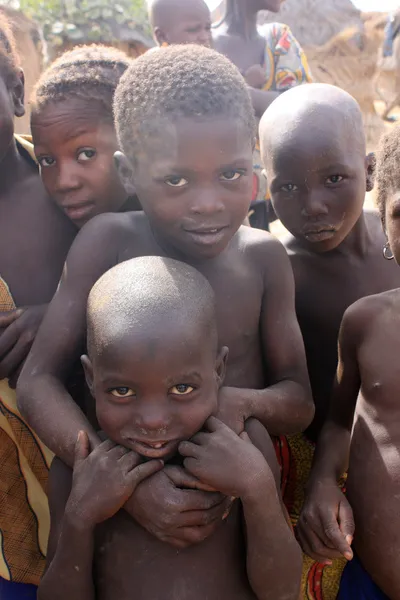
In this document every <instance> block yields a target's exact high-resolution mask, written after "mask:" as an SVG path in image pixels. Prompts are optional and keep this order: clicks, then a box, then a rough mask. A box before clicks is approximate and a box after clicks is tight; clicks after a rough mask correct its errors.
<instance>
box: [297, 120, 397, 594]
mask: <svg viewBox="0 0 400 600" xmlns="http://www.w3.org/2000/svg"><path fill="white" fill-rule="evenodd" d="M399 140H400V129H399V128H398V127H397V128H394V129H392V130H391V131H390V133H389V134H387V135H386V136H385V138H384V139H383V141H382V142H381V148H380V153H379V156H378V180H377V183H378V195H377V200H378V204H379V208H380V212H381V217H382V222H383V226H384V228H385V231H386V233H387V239H388V242H387V243H386V244H385V247H384V256H385V258H387V259H389V260H390V259H392V258H395V260H396V262H397V263H399V261H400V245H399V240H400V229H399V218H398V215H399V208H400V205H399V189H400V188H399V174H398V173H399V161H400V144H399ZM381 260H382V263H384V262H385V261H384V260H383V258H382V257H381ZM394 262H395V261H392V264H393V263H394ZM399 309H400V290H399V289H396V290H392V291H388V292H384V293H382V294H378V295H374V296H370V297H368V298H364V299H362V300H359V301H358V302H356V303H355V304H354V305H352V306H351V307H350V308H349V309H348V310H347V311H346V313H345V315H344V318H343V321H342V325H341V328H340V335H339V365H338V370H337V375H336V381H335V386H334V391H333V398H332V403H331V407H330V411H329V417H328V419H327V422H326V424H325V426H324V428H323V431H322V433H321V437H320V441H319V442H318V446H317V452H316V459H315V466H314V468H313V474H312V479H313V481H314V486H313V490H314V491H316V492H317V496H316V497H315V498H313V500H314V502H318V503H319V510H318V513H319V516H320V521H318V523H317V522H316V520H315V519H314V518H312V519H311V520H310V522H309V523H308V527H309V530H310V532H309V535H310V537H311V538H317V539H318V540H319V546H320V553H321V554H323V555H324V556H327V557H329V556H331V557H335V556H336V555H337V553H338V552H344V549H346V548H348V544H349V543H350V542H351V539H352V534H353V531H354V522H355V537H354V544H353V548H354V552H355V554H354V558H353V560H351V561H350V562H349V563H348V565H347V567H346V569H345V571H344V574H343V577H342V582H341V586H340V592H339V596H338V598H339V600H350V599H351V600H359V599H360V600H361V599H364V598H371V599H372V598H377V599H380V600H385V599H386V600H388V599H391V600H397V598H400V555H399V547H400V537H399V528H398V527H397V525H396V523H397V519H398V515H399V511H398V497H399V495H400V482H399V469H400V462H399V446H400V440H399V429H398V420H397V419H398V417H399V414H398V412H399V407H398V396H397V394H398V382H399V372H398V368H397V367H396V359H395V358H394V357H397V354H396V352H397V350H399V351H400V347H399V336H398V329H397V326H398V325H399V313H400V310H399ZM396 348H397V350H396ZM347 466H348V468H349V472H348V479H347V484H346V488H347V497H348V501H349V502H350V505H351V507H352V509H353V512H354V522H353V516H352V511H351V509H350V507H349V504H348V502H347V501H346V498H345V497H344V496H343V494H341V492H340V490H339V488H338V487H337V481H338V478H339V477H340V476H341V474H342V473H343V471H344V470H345V469H346V468H347ZM317 482H318V483H317ZM334 498H335V501H334V502H332V500H333V499H334ZM313 516H315V515H313ZM305 525H306V524H305ZM348 558H351V553H349V556H348Z"/></svg>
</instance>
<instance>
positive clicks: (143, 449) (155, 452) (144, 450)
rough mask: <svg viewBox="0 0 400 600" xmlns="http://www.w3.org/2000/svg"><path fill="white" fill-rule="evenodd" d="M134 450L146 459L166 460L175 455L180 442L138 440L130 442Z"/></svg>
mask: <svg viewBox="0 0 400 600" xmlns="http://www.w3.org/2000/svg"><path fill="white" fill-rule="evenodd" d="M129 441H130V444H129V445H130V447H131V449H132V450H134V451H135V452H137V453H138V454H140V456H145V457H146V458H164V457H165V456H170V455H172V454H175V452H176V451H177V449H178V446H179V440H170V441H159V442H139V441H138V440H129Z"/></svg>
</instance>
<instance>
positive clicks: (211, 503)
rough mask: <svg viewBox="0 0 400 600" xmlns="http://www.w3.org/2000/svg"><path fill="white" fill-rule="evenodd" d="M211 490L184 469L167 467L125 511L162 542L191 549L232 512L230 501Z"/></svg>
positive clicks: (145, 483)
mask: <svg viewBox="0 0 400 600" xmlns="http://www.w3.org/2000/svg"><path fill="white" fill-rule="evenodd" d="M208 489H209V488H208V486H204V484H201V482H199V481H198V480H197V479H196V478H195V477H193V475H191V474H190V473H188V472H187V471H186V470H185V469H184V468H183V467H179V466H176V465H166V466H165V467H164V469H162V471H160V472H159V473H156V474H155V475H153V476H152V477H149V478H148V479H146V480H145V481H143V482H142V483H141V484H140V485H139V486H138V488H137V490H136V491H135V493H134V494H133V495H132V497H131V498H130V499H129V501H128V502H127V504H125V506H124V508H125V510H127V511H128V513H129V514H130V515H131V516H132V517H133V518H134V519H135V520H136V521H137V522H138V523H139V524H140V525H141V526H142V527H143V528H144V529H146V530H147V531H149V532H150V533H151V534H152V535H154V536H155V537H157V538H158V539H159V540H161V541H162V542H165V543H168V544H171V545H172V546H174V547H175V548H180V549H182V548H187V547H188V546H192V545H193V544H198V543H200V542H203V541H204V540H205V539H206V538H208V537H209V536H210V535H211V534H212V533H214V531H215V530H216V529H217V528H218V527H219V525H220V524H221V523H222V520H223V518H224V515H225V514H226V512H227V510H229V507H230V501H229V499H228V498H225V496H223V495H222V494H220V493H216V492H209V491H205V490H208Z"/></svg>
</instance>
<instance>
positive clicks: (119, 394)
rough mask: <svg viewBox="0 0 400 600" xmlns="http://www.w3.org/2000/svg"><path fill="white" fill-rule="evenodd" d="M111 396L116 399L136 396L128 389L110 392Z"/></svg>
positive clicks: (122, 388)
mask: <svg viewBox="0 0 400 600" xmlns="http://www.w3.org/2000/svg"><path fill="white" fill-rule="evenodd" d="M110 392H111V395H112V396H115V397H116V398H128V397H129V396H135V392H134V391H133V390H131V388H128V387H116V388H113V389H112V390H110Z"/></svg>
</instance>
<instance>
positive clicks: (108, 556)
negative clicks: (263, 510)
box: [95, 502, 254, 600]
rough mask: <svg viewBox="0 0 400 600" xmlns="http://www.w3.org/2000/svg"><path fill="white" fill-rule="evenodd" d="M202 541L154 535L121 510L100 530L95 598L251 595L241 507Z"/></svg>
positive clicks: (187, 599)
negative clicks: (177, 543) (185, 542)
mask: <svg viewBox="0 0 400 600" xmlns="http://www.w3.org/2000/svg"><path fill="white" fill-rule="evenodd" d="M236 505H237V506H236V507H235V508H233V509H232V511H231V515H230V516H229V517H228V519H227V520H226V521H225V522H224V523H222V524H221V526H220V528H219V529H218V530H217V531H216V532H215V533H214V534H213V535H212V536H211V537H210V538H208V539H207V540H205V541H204V542H202V543H201V544H198V545H195V546H192V547H190V548H187V549H185V550H176V549H175V548H173V547H172V546H170V545H168V544H166V543H163V542H160V541H158V540H157V539H156V538H155V537H153V536H152V535H151V534H149V533H148V532H146V531H145V530H143V529H142V528H141V527H140V526H138V525H136V524H135V523H134V521H133V520H132V519H130V518H129V517H128V516H125V514H123V513H120V514H119V515H117V516H116V517H115V518H113V519H112V520H110V521H109V522H107V523H106V524H104V526H103V527H102V528H101V529H99V531H98V542H97V543H98V548H99V549H98V552H97V556H96V564H95V573H96V575H95V576H96V582H97V586H96V587H97V590H98V595H97V598H98V599H99V600H115V598H118V600H204V598H207V600H221V599H222V598H229V600H254V595H253V594H252V592H251V590H250V586H249V584H248V581H247V575H246V569H245V553H244V547H245V546H244V540H243V536H242V532H241V526H240V507H239V503H238V502H236Z"/></svg>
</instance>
